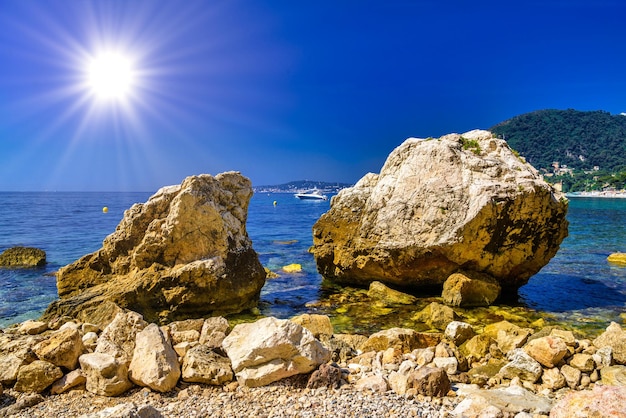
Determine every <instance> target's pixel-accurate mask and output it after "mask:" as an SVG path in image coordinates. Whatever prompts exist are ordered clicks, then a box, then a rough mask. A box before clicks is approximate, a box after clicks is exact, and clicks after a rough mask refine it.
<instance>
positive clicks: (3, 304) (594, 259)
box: [0, 192, 626, 328]
mask: <svg viewBox="0 0 626 418" xmlns="http://www.w3.org/2000/svg"><path fill="white" fill-rule="evenodd" d="M149 196H150V193H54V192H50V193H0V251H3V250H4V249H6V248H9V247H12V246H16V245H25V246H33V247H38V248H41V249H43V250H45V251H46V253H47V256H48V264H47V265H46V267H43V268H40V269H0V327H4V326H6V325H8V324H11V323H15V322H19V321H23V320H26V319H32V318H36V317H38V316H39V315H40V314H41V313H42V312H43V310H44V309H45V308H46V306H47V305H48V303H50V302H51V301H52V300H54V299H55V298H56V296H57V293H56V284H55V279H54V276H53V275H52V273H53V272H54V271H56V270H58V269H59V268H60V267H62V266H63V265H66V264H69V263H71V262H73V261H75V260H76V259H78V258H80V257H81V256H82V255H84V254H87V253H90V252H93V251H95V250H97V249H98V248H100V247H101V245H102V240H103V239H104V238H105V237H106V236H107V235H108V234H110V233H111V232H113V231H114V230H115V227H116V226H117V224H118V223H119V221H120V220H121V219H122V216H123V212H124V210H125V209H127V208H129V207H130V206H131V205H132V204H133V203H136V202H144V201H146V200H147V199H148V197H149ZM274 201H276V205H274V204H273V202H274ZM329 204H330V203H329V201H300V200H298V199H296V198H294V197H293V195H291V194H257V195H255V196H254V197H253V198H252V200H251V202H250V207H249V214H248V227H247V228H248V233H249V235H250V237H251V239H252V241H253V246H254V249H255V250H256V251H257V252H258V253H259V258H260V260H261V263H262V264H263V265H264V266H266V267H268V268H270V269H271V270H273V271H276V272H277V273H279V277H278V278H275V279H269V280H268V281H267V283H266V285H265V287H264V288H263V291H262V294H261V303H260V306H259V308H260V311H261V313H262V314H264V315H274V316H277V317H282V318H285V317H289V316H292V315H295V314H297V313H303V312H309V311H310V310H311V309H312V308H309V307H307V304H309V306H312V305H315V304H310V302H314V301H319V300H320V299H324V298H326V297H327V292H325V291H324V289H323V288H322V278H321V276H320V275H319V274H318V273H317V270H316V267H315V261H314V259H313V257H312V256H311V254H309V252H308V249H309V247H310V246H311V245H312V236H311V227H312V226H313V224H314V223H315V221H316V220H317V219H318V218H319V216H320V215H321V214H323V213H324V212H326V211H327V210H328V208H329ZM104 206H107V207H108V208H109V212H108V213H103V212H102V208H103V207H104ZM568 219H569V221H570V226H569V237H568V238H566V239H565V241H564V242H563V244H562V245H561V249H560V250H559V252H558V254H557V255H556V257H555V258H554V259H552V261H551V262H550V263H549V264H548V265H547V266H545V267H544V268H543V269H542V271H541V272H539V273H538V274H537V275H535V276H534V277H532V278H531V280H530V282H529V283H528V284H527V285H526V286H524V287H522V288H521V289H520V299H519V303H520V304H522V305H523V306H526V307H528V308H531V309H533V310H539V311H543V312H546V313H547V314H549V315H550V316H553V317H556V318H558V319H560V320H563V321H568V322H578V323H584V324H587V326H588V327H598V328H601V327H604V326H606V324H607V323H608V321H610V320H620V318H619V315H620V314H622V313H624V312H626V268H621V267H617V266H613V265H610V264H609V263H607V261H606V257H607V256H608V255H609V254H610V253H612V252H617V251H620V252H626V239H625V238H626V199H597V198H596V199H588V198H584V199H583V198H580V199H572V200H571V201H570V210H569V214H568ZM292 263H298V264H301V265H302V272H300V273H293V274H287V273H283V272H282V271H281V269H282V267H283V266H285V265H288V264H292ZM620 322H621V321H620Z"/></svg>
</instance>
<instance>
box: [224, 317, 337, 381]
mask: <svg viewBox="0 0 626 418" xmlns="http://www.w3.org/2000/svg"><path fill="white" fill-rule="evenodd" d="M222 347H223V348H224V351H225V352H226V354H227V355H228V357H229V358H230V360H231V362H232V366H233V370H234V371H235V374H236V376H237V380H238V381H239V383H240V384H242V385H245V386H249V387H254V386H264V385H266V384H268V383H271V382H275V381H277V380H280V379H283V378H285V377H289V376H293V375H296V374H302V373H309V372H311V371H313V370H314V369H316V368H317V367H318V366H319V365H320V364H322V363H326V362H327V361H328V360H329V359H330V352H329V351H328V350H327V349H326V348H325V347H324V346H323V345H322V343H321V342H319V341H318V340H316V339H315V337H313V334H312V333H311V332H310V331H309V330H307V329H306V328H304V327H302V326H300V325H298V324H295V323H293V322H291V321H288V320H280V319H276V318H273V317H269V318H263V319H260V320H258V321H256V322H254V323H248V324H239V325H237V326H235V328H233V330H232V331H231V333H230V334H229V335H228V336H227V337H226V338H225V339H224V342H223V343H222Z"/></svg>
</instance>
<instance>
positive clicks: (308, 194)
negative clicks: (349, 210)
mask: <svg viewBox="0 0 626 418" xmlns="http://www.w3.org/2000/svg"><path fill="white" fill-rule="evenodd" d="M294 196H295V197H297V198H298V199H302V200H328V196H326V195H325V194H322V192H321V191H319V190H318V189H311V190H307V191H304V192H300V193H296V194H295V195H294Z"/></svg>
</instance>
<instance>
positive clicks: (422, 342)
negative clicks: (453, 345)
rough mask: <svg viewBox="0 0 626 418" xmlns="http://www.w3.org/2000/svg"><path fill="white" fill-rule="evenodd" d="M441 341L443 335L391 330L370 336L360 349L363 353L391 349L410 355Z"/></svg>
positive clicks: (403, 329)
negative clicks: (416, 350)
mask: <svg viewBox="0 0 626 418" xmlns="http://www.w3.org/2000/svg"><path fill="white" fill-rule="evenodd" d="M440 340H441V334H435V333H430V334H429V333H424V332H417V331H415V330H413V329H410V328H390V329H386V330H382V331H378V332H376V333H374V334H372V335H370V336H369V338H368V339H367V340H366V341H365V342H364V343H363V344H361V346H359V347H358V349H359V350H361V351H362V352H367V351H384V350H386V349H387V348H389V347H391V348H398V349H399V350H401V351H402V352H403V353H410V352H411V351H413V350H415V349H418V348H426V347H431V346H434V345H437V344H438V343H439V341H440Z"/></svg>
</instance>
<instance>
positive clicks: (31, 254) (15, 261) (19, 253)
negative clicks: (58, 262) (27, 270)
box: [0, 247, 46, 267]
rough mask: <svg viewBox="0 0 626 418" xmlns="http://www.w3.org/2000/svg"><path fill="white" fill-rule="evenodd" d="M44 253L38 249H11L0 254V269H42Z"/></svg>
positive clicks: (44, 261)
mask: <svg viewBox="0 0 626 418" xmlns="http://www.w3.org/2000/svg"><path fill="white" fill-rule="evenodd" d="M45 264H46V252H45V251H44V250H40V249H39V248H32V247H12V248H9V249H7V250H5V251H4V252H3V253H2V254H0V267H42V266H44V265H45Z"/></svg>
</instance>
